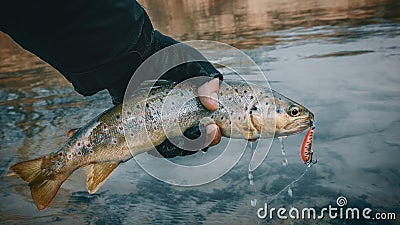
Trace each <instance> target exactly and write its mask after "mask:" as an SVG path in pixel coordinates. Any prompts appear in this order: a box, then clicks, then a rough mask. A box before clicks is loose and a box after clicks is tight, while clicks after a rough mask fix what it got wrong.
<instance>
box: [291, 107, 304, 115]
mask: <svg viewBox="0 0 400 225" xmlns="http://www.w3.org/2000/svg"><path fill="white" fill-rule="evenodd" d="M300 112H301V110H300V108H299V107H297V106H290V108H289V115H290V116H293V117H296V116H300Z"/></svg>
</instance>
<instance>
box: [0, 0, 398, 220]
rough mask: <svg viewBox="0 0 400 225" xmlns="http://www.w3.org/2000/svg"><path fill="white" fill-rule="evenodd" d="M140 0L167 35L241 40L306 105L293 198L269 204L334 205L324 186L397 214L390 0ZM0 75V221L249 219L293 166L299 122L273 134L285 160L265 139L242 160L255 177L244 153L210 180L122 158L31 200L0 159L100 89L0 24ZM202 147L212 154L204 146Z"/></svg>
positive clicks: (91, 112) (24, 154)
mask: <svg viewBox="0 0 400 225" xmlns="http://www.w3.org/2000/svg"><path fill="white" fill-rule="evenodd" d="M141 2H142V3H143V5H144V6H145V8H146V9H147V11H148V12H149V14H150V16H151V18H152V20H153V22H154V24H155V27H156V28H158V29H160V30H161V31H163V32H165V33H167V34H169V35H172V36H174V37H175V38H177V39H180V40H191V39H208V40H218V41H222V42H226V43H229V44H233V45H235V46H236V47H239V48H241V49H243V50H244V51H245V52H246V53H247V54H248V55H250V56H251V57H252V58H253V59H254V60H255V61H256V62H257V63H258V64H259V65H260V67H261V69H262V71H264V72H266V74H267V77H268V78H269V79H270V80H273V81H276V82H273V83H272V84H271V85H272V87H273V88H274V89H276V90H278V91H279V92H281V93H283V94H285V95H286V96H289V97H292V98H294V99H295V100H297V101H299V102H301V103H303V104H304V105H305V106H307V108H310V109H311V110H312V111H313V112H314V114H315V116H316V126H317V132H316V136H315V140H314V153H315V158H316V159H318V164H316V165H314V166H313V167H312V168H310V169H309V171H308V172H307V174H306V175H305V176H304V177H303V178H302V179H301V180H299V181H298V182H296V183H294V184H293V185H292V186H291V194H290V195H292V197H290V196H288V194H287V193H286V192H283V194H281V195H279V196H277V197H276V199H274V200H273V201H272V202H271V204H273V207H280V206H284V205H286V206H287V205H289V204H290V205H293V206H294V207H297V208H301V207H317V208H321V207H326V206H327V205H329V204H331V205H335V201H336V198H337V197H338V196H340V195H344V196H346V197H347V199H348V201H349V206H353V207H355V206H358V207H371V208H373V209H374V210H377V211H380V212H397V213H399V205H400V200H399V199H400V195H399V193H398V190H400V178H399V177H400V172H399V170H398V162H397V161H398V160H397V159H398V157H399V154H398V152H399V146H400V139H399V136H398V133H399V132H400V122H399V121H400V117H399V113H398V112H399V111H400V108H399V107H400V106H399V104H398V102H399V100H400V93H399V89H398V87H399V84H400V80H399V75H398V74H399V71H400V64H399V60H400V40H399V35H400V25H399V22H400V21H399V18H400V7H399V1H395V0H393V1H390V0H375V1H372V0H363V1H362V0H355V1H350V0H349V1H344V0H337V1H330V0H324V1H313V0H305V1H293V0H284V1H269V0H264V1H261V0H240V1H239V0H234V1H209V0H190V1H189V0H142V1H141ZM227 54H228V53H227ZM250 72H251V71H249V73H250ZM0 87H1V88H0V113H1V114H0V116H1V117H0V138H1V143H0V154H1V156H0V175H1V177H0V220H1V221H2V222H3V221H4V223H11V224H35V223H39V224H43V223H46V222H57V223H65V224H71V223H80V224H82V223H96V224H130V223H134V224H143V223H149V224H154V223H174V224H175V223H208V224H222V223H224V224H226V223H229V224H254V223H256V218H255V215H256V214H255V210H256V209H257V208H258V207H262V205H263V203H265V202H268V201H270V200H271V198H272V197H273V196H275V194H276V193H278V192H279V191H280V190H282V188H284V187H285V186H287V185H288V184H289V183H290V182H292V181H293V180H294V179H296V178H297V177H299V176H300V175H301V174H302V172H303V171H304V169H305V166H304V164H303V163H302V161H301V159H300V156H299V148H300V144H301V141H302V138H303V137H304V136H303V134H301V135H297V136H293V137H290V138H288V139H286V140H285V149H286V158H287V160H288V162H289V164H288V165H287V166H286V167H285V168H283V166H282V164H281V151H280V150H279V143H275V144H274V146H273V149H272V150H271V152H270V154H269V155H268V158H267V159H266V161H265V162H264V163H263V164H262V165H261V167H260V168H258V169H257V170H256V171H254V172H253V173H252V180H253V181H254V183H253V184H254V186H252V185H248V182H249V181H248V177H247V176H248V174H247V168H248V162H249V160H250V156H249V155H245V156H244V157H243V159H242V160H241V161H240V162H239V164H238V165H237V166H236V167H235V168H234V169H233V170H232V171H230V172H229V173H228V174H226V175H225V176H223V177H222V178H221V179H219V180H217V181H215V182H213V183H210V184H207V185H203V186H200V187H192V188H181V187H174V186H170V185H167V184H164V183H162V182H159V181H157V180H154V179H153V178H152V177H150V176H148V175H147V174H146V173H145V172H144V171H143V170H141V169H140V168H139V167H138V166H137V165H136V163H134V162H133V161H130V162H127V163H125V164H124V165H122V166H120V168H119V169H118V170H116V171H115V173H114V174H113V175H112V176H111V178H110V180H108V181H107V182H106V183H105V185H104V186H103V187H102V189H101V190H100V191H99V192H98V193H97V194H95V195H93V196H89V195H88V194H87V193H86V192H85V187H84V175H83V174H82V171H77V173H76V174H74V175H73V176H71V178H70V179H69V180H68V181H67V182H66V183H65V184H64V185H63V187H62V189H61V190H60V193H59V194H58V195H57V197H56V198H55V200H54V201H53V203H52V204H51V205H50V207H49V208H48V209H46V210H45V211H43V212H38V211H37V210H36V208H35V207H34V205H33V203H32V200H31V198H30V193H29V190H28V187H27V185H26V184H24V183H22V182H21V181H20V180H19V179H17V178H16V177H5V176H4V175H5V174H7V173H8V167H9V166H10V165H11V164H13V163H16V162H19V161H22V160H27V159H32V158H34V157H38V156H41V155H44V154H47V153H49V152H51V151H53V150H55V149H56V148H57V147H58V146H59V145H60V144H62V143H63V142H64V141H65V133H66V131H67V130H69V129H71V128H75V127H79V126H82V125H83V124H85V123H86V122H88V121H89V120H90V119H91V118H92V117H94V116H95V115H97V114H98V113H99V112H102V111H103V110H105V109H106V108H108V107H110V106H111V101H110V98H109V97H108V96H107V94H106V92H101V93H99V94H97V95H95V96H91V97H87V98H83V97H82V96H79V95H78V94H76V93H75V92H74V90H73V88H72V86H71V85H70V84H69V83H68V82H67V81H66V80H65V79H64V78H63V77H62V76H61V75H60V74H59V73H58V72H57V71H55V70H54V69H52V68H51V67H49V66H48V65H47V64H45V63H44V62H42V61H41V60H39V59H38V58H36V57H34V56H33V55H31V54H29V53H26V52H25V51H23V50H22V49H20V48H18V47H17V46H16V45H15V44H13V43H12V42H11V41H10V39H9V38H8V37H7V36H5V35H4V34H0ZM261 147H263V146H261ZM264 147H267V146H264ZM216 148H218V147H216ZM207 154H213V152H212V149H210V150H209V151H208V153H207ZM192 157H201V154H200V155H194V156H192ZM194 159H196V158H194ZM254 189H255V190H257V192H256V193H257V194H256V195H257V196H255V192H254ZM254 198H256V199H257V202H256V203H254V202H253V203H254V204H256V207H254V208H253V207H252V206H251V204H250V202H251V200H252V199H254ZM397 215H398V216H400V215H399V214H397ZM261 222H264V221H261ZM267 222H268V223H271V224H282V223H284V224H290V222H294V223H295V224H309V222H310V221H300V220H299V221H297V220H296V221H289V220H286V221H282V220H278V219H274V220H272V221H267ZM311 222H312V223H314V224H343V223H344V222H345V221H343V220H328V219H327V218H326V219H325V220H322V221H311ZM353 222H356V221H348V223H351V224H352V223H353ZM359 222H360V221H359ZM364 222H366V221H361V222H360V224H364ZM395 222H396V221H394V222H393V221H379V223H377V222H375V223H374V221H372V222H371V223H372V224H395Z"/></svg>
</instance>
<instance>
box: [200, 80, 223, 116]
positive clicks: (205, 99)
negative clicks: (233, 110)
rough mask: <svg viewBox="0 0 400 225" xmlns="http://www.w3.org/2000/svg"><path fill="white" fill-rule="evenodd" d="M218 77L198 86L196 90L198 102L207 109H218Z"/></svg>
mask: <svg viewBox="0 0 400 225" xmlns="http://www.w3.org/2000/svg"><path fill="white" fill-rule="evenodd" d="M218 90H219V79H218V78H215V79H213V80H211V81H209V82H207V83H205V84H203V85H201V86H200V87H199V89H198V90H197V92H198V95H199V98H200V102H201V104H203V105H204V107H206V108H207V109H209V110H217V109H218V106H219V105H218Z"/></svg>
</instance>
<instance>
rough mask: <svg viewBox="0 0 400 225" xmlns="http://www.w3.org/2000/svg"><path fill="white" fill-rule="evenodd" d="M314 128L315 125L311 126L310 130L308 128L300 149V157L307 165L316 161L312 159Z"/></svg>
mask: <svg viewBox="0 0 400 225" xmlns="http://www.w3.org/2000/svg"><path fill="white" fill-rule="evenodd" d="M314 129H315V127H311V128H310V130H308V132H307V134H306V136H305V138H304V140H303V144H302V145H301V149H300V155H301V159H302V160H303V162H304V163H305V164H306V165H307V166H308V167H310V166H311V165H313V164H315V163H317V160H315V161H313V159H312V156H313V151H312V141H313V137H314Z"/></svg>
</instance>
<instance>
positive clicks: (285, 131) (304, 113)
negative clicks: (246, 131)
mask: <svg viewBox="0 0 400 225" xmlns="http://www.w3.org/2000/svg"><path fill="white" fill-rule="evenodd" d="M249 114H250V117H251V121H252V124H253V126H254V127H255V128H256V129H257V131H258V133H259V135H260V138H263V137H264V138H265V137H280V136H289V135H294V134H297V133H300V132H302V131H304V130H305V129H307V128H308V127H311V126H312V125H313V120H314V114H313V113H312V112H311V111H310V110H308V109H307V108H306V107H304V106H302V105H300V104H299V103H297V102H295V101H293V100H291V99H289V98H287V97H285V96H283V95H282V94H279V93H278V92H276V91H272V92H269V93H268V94H264V95H261V96H258V97H257V99H256V101H254V102H253V104H252V105H251V107H250V112H249Z"/></svg>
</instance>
